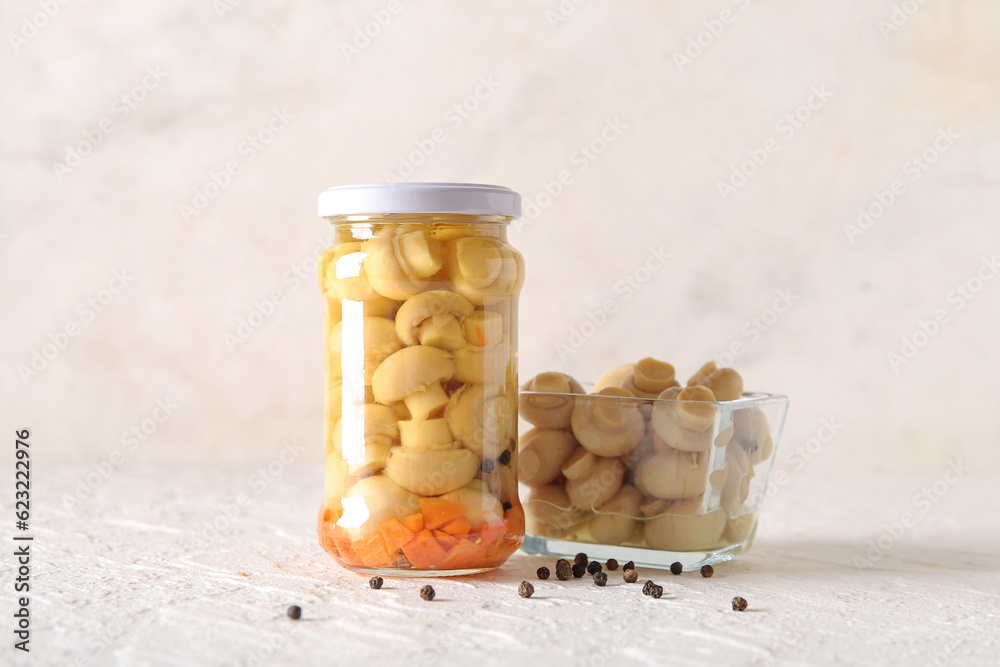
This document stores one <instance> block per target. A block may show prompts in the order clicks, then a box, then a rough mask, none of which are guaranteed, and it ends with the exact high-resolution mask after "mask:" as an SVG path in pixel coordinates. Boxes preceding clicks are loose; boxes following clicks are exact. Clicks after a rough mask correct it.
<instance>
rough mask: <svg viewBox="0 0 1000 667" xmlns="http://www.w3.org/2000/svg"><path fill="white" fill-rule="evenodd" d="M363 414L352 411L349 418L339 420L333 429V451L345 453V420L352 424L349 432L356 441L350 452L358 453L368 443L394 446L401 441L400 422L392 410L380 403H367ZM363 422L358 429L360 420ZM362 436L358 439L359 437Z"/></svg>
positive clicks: (331, 448) (349, 426)
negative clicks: (397, 441)
mask: <svg viewBox="0 0 1000 667" xmlns="http://www.w3.org/2000/svg"><path fill="white" fill-rule="evenodd" d="M360 412H361V414H358V413H357V412H356V411H352V412H351V413H350V414H349V415H348V416H346V417H341V418H340V419H338V420H337V424H336V426H334V427H333V435H332V438H331V442H330V443H329V446H330V447H329V448H330V450H331V451H336V452H342V451H343V442H342V441H343V432H344V427H345V424H344V421H345V419H346V420H348V421H349V422H350V424H349V425H347V430H348V432H349V433H350V434H351V436H352V437H353V439H354V442H352V443H349V447H348V449H349V450H352V451H356V450H358V449H359V448H360V447H361V446H362V445H364V444H366V443H372V442H375V443H385V444H388V445H392V444H393V443H394V442H395V441H396V440H398V439H399V420H398V418H397V417H396V413H395V412H394V411H393V409H392V408H390V407H388V406H386V405H379V404H378V403H366V404H365V405H364V406H363V407H362V408H361V410H360ZM359 417H360V419H361V420H363V425H361V428H358V426H359V425H358V423H357V422H358V421H359V419H358V418H359ZM359 435H360V436H361V437H360V438H358V436H359Z"/></svg>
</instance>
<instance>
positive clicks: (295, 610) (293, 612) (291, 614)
mask: <svg viewBox="0 0 1000 667" xmlns="http://www.w3.org/2000/svg"><path fill="white" fill-rule="evenodd" d="M735 606H736V603H735V602H734V603H733V607H735ZM285 613H286V614H288V618H290V619H292V620H293V621H295V620H298V619H300V618H302V607H300V606H299V605H297V604H293V605H292V606H291V607H289V608H288V611H287V612H285Z"/></svg>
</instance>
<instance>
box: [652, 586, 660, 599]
mask: <svg viewBox="0 0 1000 667" xmlns="http://www.w3.org/2000/svg"><path fill="white" fill-rule="evenodd" d="M649 595H650V597H654V598H656V599H657V600H659V599H660V598H661V597H663V586H653V589H652V590H651V591H649Z"/></svg>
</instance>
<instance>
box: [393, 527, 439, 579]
mask: <svg viewBox="0 0 1000 667" xmlns="http://www.w3.org/2000/svg"><path fill="white" fill-rule="evenodd" d="M403 553H404V554H406V558H407V559H408V560H409V561H410V564H411V565H413V567H415V568H417V569H418V570H422V569H425V568H429V567H433V566H435V565H437V564H438V563H440V562H441V561H443V560H444V558H445V556H447V555H448V553H447V552H446V551H445V550H444V549H443V548H442V547H441V543H440V542H438V541H437V538H436V537H434V533H432V532H431V531H430V530H428V529H426V528H425V529H424V530H421V531H420V532H419V533H417V534H416V536H415V537H414V538H413V539H412V540H410V541H409V542H407V543H406V544H404V545H403Z"/></svg>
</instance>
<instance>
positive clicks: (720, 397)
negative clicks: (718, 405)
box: [699, 368, 743, 401]
mask: <svg viewBox="0 0 1000 667" xmlns="http://www.w3.org/2000/svg"><path fill="white" fill-rule="evenodd" d="M699 384H701V386H703V387H708V388H709V389H710V390H711V391H712V393H713V394H714V395H715V400H717V401H735V400H736V399H738V398H739V397H741V396H742V395H743V376H742V375H740V374H739V373H737V372H736V371H735V370H733V369H732V368H719V369H716V370H715V371H712V372H711V373H709V374H708V375H707V376H706V377H704V378H702V379H701V382H700V383H699Z"/></svg>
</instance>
